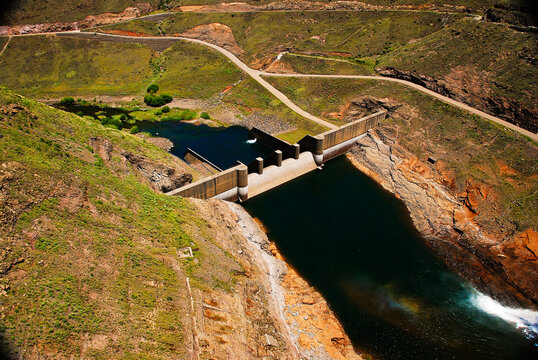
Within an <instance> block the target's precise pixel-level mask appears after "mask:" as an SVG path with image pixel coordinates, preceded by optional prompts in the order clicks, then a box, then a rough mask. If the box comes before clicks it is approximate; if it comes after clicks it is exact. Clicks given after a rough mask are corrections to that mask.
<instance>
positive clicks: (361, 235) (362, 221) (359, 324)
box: [139, 122, 538, 360]
mask: <svg viewBox="0 0 538 360" xmlns="http://www.w3.org/2000/svg"><path fill="white" fill-rule="evenodd" d="M185 125H188V126H185ZM139 127H140V130H141V131H147V132H150V133H152V134H154V135H156V136H162V137H166V138H169V139H170V140H171V141H172V142H173V143H174V148H173V149H172V152H173V153H174V154H176V155H178V156H182V155H183V153H182V151H183V149H185V148H186V147H191V148H193V149H194V150H195V151H197V152H199V153H201V154H202V155H203V156H204V157H206V158H208V159H209V160H210V161H212V162H214V163H215V164H216V165H218V166H219V167H222V168H223V169H225V168H227V167H229V166H231V165H233V164H234V163H235V161H236V160H240V161H242V162H244V163H248V161H249V159H253V158H254V157H256V156H264V155H265V154H267V153H268V152H270V149H266V148H264V147H263V146H262V145H260V144H257V143H247V141H246V140H247V129H245V128H241V127H236V126H234V127H229V128H221V129H219V128H209V129H207V127H195V126H194V125H190V124H181V123H173V122H161V123H147V124H140V125H139ZM242 205H243V206H244V207H245V208H246V210H247V211H248V212H249V213H250V214H251V215H252V216H253V217H257V218H258V219H260V220H261V222H262V223H263V224H264V225H265V227H266V228H267V229H268V236H269V238H270V240H272V241H274V242H275V243H276V244H277V246H278V248H279V251H280V252H281V254H282V255H283V256H284V257H285V259H286V261H287V262H288V263H289V264H290V265H291V266H293V267H294V268H295V269H296V270H297V272H298V273H299V274H300V275H301V276H302V277H303V278H304V279H305V280H306V281H308V282H309V283H310V285H312V286H314V287H315V288H316V289H317V290H318V291H319V292H320V293H321V294H322V295H323V297H324V298H325V299H326V301H327V302H328V304H329V305H330V307H331V309H332V310H333V311H334V312H335V314H336V316H337V317H338V318H339V320H340V322H341V323H342V325H343V326H344V328H345V330H346V333H347V334H348V336H349V337H350V339H351V341H352V342H353V345H354V346H355V347H356V348H357V349H359V350H361V351H364V352H365V353H367V354H369V355H372V356H373V358H374V359H384V360H389V359H481V358H484V359H532V358H536V356H537V355H538V347H537V346H536V341H537V340H536V338H534V340H533V339H532V338H531V337H532V336H531V335H532V328H531V325H534V326H535V327H536V322H537V321H538V319H537V318H535V319H534V322H532V321H531V324H525V323H524V322H525V321H526V320H525V319H521V318H519V317H518V316H519V312H518V311H516V310H514V311H515V312H516V313H515V314H513V313H510V309H508V308H504V307H502V306H501V307H500V308H501V309H500V310H499V309H497V308H495V306H497V305H498V304H497V303H495V302H494V301H493V302H491V301H492V300H491V299H489V298H488V297H487V296H484V295H482V294H480V293H478V292H477V291H475V290H474V289H473V288H472V287H471V286H470V285H469V284H468V283H467V282H465V281H463V280H462V279H461V278H459V277H458V276H457V275H456V274H454V273H453V272H451V271H450V270H449V269H448V268H447V267H446V266H445V264H444V263H443V262H442V261H441V260H440V259H438V258H437V257H436V256H435V255H434V254H433V253H432V251H431V250H430V249H429V248H428V247H427V246H426V245H425V244H424V242H423V240H422V239H421V238H420V236H419V234H418V233H417V231H416V229H415V228H414V226H413V224H412V222H411V219H410V216H409V214H408V212H407V210H406V208H405V206H404V205H403V203H402V202H401V201H399V200H398V199H396V198H395V197H394V196H392V195H391V194H390V193H388V192H386V191H385V190H383V189H382V188H381V187H380V186H379V185H378V184H377V183H375V182H374V181H373V180H371V179H370V178H369V177H367V176H366V175H364V174H362V173H361V172H360V171H358V170H357V169H355V168H354V167H353V166H352V165H351V163H350V162H349V161H348V160H347V159H346V158H345V157H339V158H337V159H334V160H331V161H329V162H327V163H326V164H325V165H324V167H323V170H321V171H313V172H310V173H307V174H306V175H303V176H302V177H299V178H297V179H295V180H292V181H290V182H288V183H285V184H283V185H281V186H279V187H277V188H275V189H273V190H270V191H268V192H266V193H263V194H260V195H259V196H257V197H255V198H253V199H250V200H248V201H246V202H244V203H243V204H242ZM491 304H494V306H492V305H491ZM503 311H504V312H507V313H508V315H507V314H506V313H502V312H503ZM492 313H493V314H492ZM533 314H535V313H533ZM501 316H502V318H501ZM506 320H512V321H506ZM516 321H519V325H522V326H526V328H524V329H520V328H517V326H516V324H515V322H516ZM525 330H526V331H527V334H526V333H525ZM535 330H536V328H535Z"/></svg>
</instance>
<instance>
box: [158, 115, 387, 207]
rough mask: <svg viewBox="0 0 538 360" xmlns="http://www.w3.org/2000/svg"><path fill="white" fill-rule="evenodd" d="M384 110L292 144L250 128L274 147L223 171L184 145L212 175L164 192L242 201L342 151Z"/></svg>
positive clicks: (253, 134)
mask: <svg viewBox="0 0 538 360" xmlns="http://www.w3.org/2000/svg"><path fill="white" fill-rule="evenodd" d="M386 114H387V111H386V110H381V111H378V112H376V113H374V114H371V115H368V116H366V117H363V118H361V119H358V120H356V121H353V122H351V123H349V124H346V125H343V126H340V127H338V128H336V129H333V130H329V131H326V132H324V133H322V134H319V135H317V136H310V135H306V136H305V137H304V138H302V139H301V140H300V141H299V142H297V143H296V144H289V143H287V142H286V141H283V140H281V139H278V138H276V137H274V136H272V135H270V134H268V133H266V132H264V131H262V130H260V129H257V128H252V129H251V130H250V132H249V138H250V139H256V141H259V142H260V143H261V144H263V145H265V146H267V147H269V148H270V149H273V150H274V151H273V152H272V153H271V154H270V155H268V156H267V157H265V158H261V157H258V158H256V159H255V160H254V161H253V162H252V163H250V164H248V165H245V164H242V163H240V162H239V161H238V162H237V165H235V166H233V167H231V168H229V169H226V170H223V171H222V170H220V169H218V168H217V167H216V166H214V165H213V164H211V163H210V162H209V161H208V160H206V159H204V158H203V157H201V156H199V155H198V154H196V153H195V152H194V151H193V150H191V149H188V151H187V152H186V154H185V155H186V159H187V157H188V158H191V159H195V160H196V161H197V162H202V163H204V164H205V166H207V167H210V168H211V169H212V171H211V173H212V175H210V176H208V177H205V178H203V179H201V180H198V181H196V182H194V183H192V184H189V185H186V186H183V187H181V188H178V189H175V190H172V191H170V192H168V193H167V195H172V196H183V197H195V198H199V199H210V198H218V199H222V200H228V201H245V200H247V199H249V198H252V197H254V196H256V195H259V194H261V193H263V192H265V191H268V190H270V189H273V188H275V187H277V186H279V185H281V184H283V183H285V182H288V181H290V180H293V179H295V178H297V177H299V176H301V175H304V174H306V173H308V172H310V171H312V170H315V169H318V168H319V167H320V166H321V165H323V163H324V162H326V161H328V160H331V159H333V158H335V157H337V156H340V155H342V154H345V153H346V152H347V151H348V150H349V149H351V147H352V146H353V144H355V142H356V141H357V140H358V139H360V138H361V137H362V136H364V135H365V134H366V133H367V132H368V130H370V129H372V128H375V127H376V126H377V125H378V124H379V122H380V121H381V120H383V119H385V117H386Z"/></svg>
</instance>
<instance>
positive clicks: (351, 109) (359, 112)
mask: <svg viewBox="0 0 538 360" xmlns="http://www.w3.org/2000/svg"><path fill="white" fill-rule="evenodd" d="M402 107H405V104H403V103H400V102H397V101H395V100H393V99H376V98H374V97H372V96H367V95H366V96H359V97H357V98H355V99H354V100H352V101H350V102H349V103H347V104H345V105H344V106H343V107H342V108H341V109H340V111H338V112H328V113H323V115H324V116H325V117H329V118H333V119H339V120H344V121H346V122H351V121H355V120H358V119H360V118H362V117H364V116H367V115H369V114H373V113H374V112H376V111H379V110H387V116H389V117H397V118H398V117H401V116H405V114H406V113H408V112H410V111H411V110H410V109H405V110H406V111H398V110H399V109H401V108H402Z"/></svg>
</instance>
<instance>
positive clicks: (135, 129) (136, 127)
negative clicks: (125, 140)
mask: <svg viewBox="0 0 538 360" xmlns="http://www.w3.org/2000/svg"><path fill="white" fill-rule="evenodd" d="M137 132H138V126H136V125H135V126H133V127H132V128H131V134H136V133H137Z"/></svg>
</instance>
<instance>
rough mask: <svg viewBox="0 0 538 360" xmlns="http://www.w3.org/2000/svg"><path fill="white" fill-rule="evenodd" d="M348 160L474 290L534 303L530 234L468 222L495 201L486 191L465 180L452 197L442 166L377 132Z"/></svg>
mask: <svg viewBox="0 0 538 360" xmlns="http://www.w3.org/2000/svg"><path fill="white" fill-rule="evenodd" d="M348 156H349V158H350V159H351V160H352V162H353V164H354V165H355V166H356V167H357V168H358V169H360V170H361V171H363V172H364V173H366V174H367V175H369V176H370V177H372V178H373V179H374V180H376V181H377V182H378V183H379V184H381V185H382V186H383V187H384V188H385V189H387V190H388V191H390V192H392V193H394V194H395V196H397V197H398V198H400V199H401V200H402V201H403V202H404V203H405V205H406V206H407V208H408V209H409V212H410V215H411V218H412V220H413V222H414V224H415V226H416V228H417V229H418V231H419V232H420V233H421V234H422V236H423V238H424V239H425V241H426V242H427V244H428V245H429V246H430V247H431V248H432V249H433V250H434V251H435V252H436V253H437V254H438V255H439V256H440V257H441V258H442V259H443V260H444V261H445V262H446V263H447V264H448V265H449V266H450V267H451V268H452V269H454V270H455V271H457V272H458V273H460V274H461V275H462V276H463V277H464V278H466V279H468V280H470V281H471V282H472V283H473V284H474V285H475V286H476V287H477V288H478V289H479V290H480V291H482V292H485V293H487V294H489V295H490V296H492V297H494V298H496V299H498V300H500V301H502V302H503V303H506V304H511V305H517V306H526V307H536V305H538V258H537V256H536V249H537V248H536V245H537V240H536V231H535V230H533V229H529V230H527V231H525V232H524V233H520V234H517V235H516V236H515V238H514V237H512V238H510V237H509V236H508V237H506V236H496V235H495V234H489V233H487V232H485V230H484V229H483V228H481V226H479V224H477V222H475V221H474V218H475V217H476V216H477V212H478V209H479V208H491V207H492V206H493V205H491V204H494V202H495V194H493V193H492V191H491V189H490V188H488V187H487V186H485V185H483V184H480V183H478V182H476V181H472V180H467V182H466V184H465V190H464V191H463V192H459V193H458V192H457V191H456V188H455V186H454V182H455V177H454V176H453V175H452V174H451V173H450V172H449V171H446V170H445V168H444V164H443V163H442V162H440V161H438V162H436V163H435V165H434V164H430V163H428V164H425V163H423V162H421V161H419V160H418V159H417V158H416V157H415V156H414V155H412V154H411V153H410V152H408V151H407V150H405V149H404V148H403V147H402V146H400V145H399V144H398V142H397V141H396V138H395V136H393V135H392V134H390V133H389V132H388V131H384V130H383V129H382V128H380V129H377V130H376V131H373V132H371V133H368V135H367V136H365V137H364V138H362V139H361V140H359V142H358V144H357V145H356V146H355V147H354V148H353V149H352V151H351V153H350V154H349V155H348Z"/></svg>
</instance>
